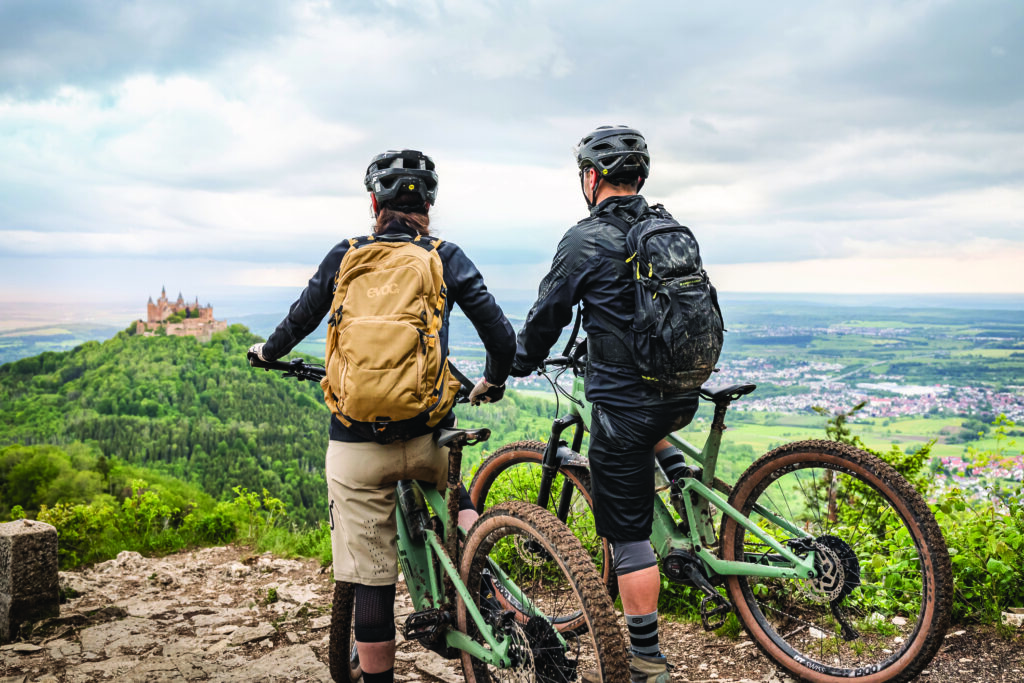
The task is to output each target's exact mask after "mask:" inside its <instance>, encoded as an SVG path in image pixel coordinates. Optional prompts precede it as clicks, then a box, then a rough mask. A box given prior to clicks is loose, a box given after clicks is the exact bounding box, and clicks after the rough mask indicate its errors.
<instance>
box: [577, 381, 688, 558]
mask: <svg viewBox="0 0 1024 683" xmlns="http://www.w3.org/2000/svg"><path fill="white" fill-rule="evenodd" d="M697 402H698V398H697V395H696V394H694V396H693V399H692V400H686V401H683V402H680V403H677V404H673V405H672V406H671V407H668V406H664V405H661V406H658V407H656V408H653V407H652V408H639V407H629V408H626V407H617V406H611V405H608V404H604V403H595V404H594V405H593V411H592V418H593V419H592V420H591V424H590V451H589V459H590V479H591V483H592V493H593V497H594V520H595V523H596V526H597V534H598V535H599V536H604V537H605V538H607V539H608V540H610V541H619V542H630V541H644V540H647V539H648V538H650V536H651V526H652V524H653V523H654V446H655V445H656V444H657V443H658V442H659V441H660V440H661V439H664V438H665V437H666V436H667V435H668V434H669V433H670V432H673V431H675V430H677V429H680V428H682V427H684V426H686V425H687V424H689V423H690V420H692V419H693V415H694V413H696V412H697Z"/></svg>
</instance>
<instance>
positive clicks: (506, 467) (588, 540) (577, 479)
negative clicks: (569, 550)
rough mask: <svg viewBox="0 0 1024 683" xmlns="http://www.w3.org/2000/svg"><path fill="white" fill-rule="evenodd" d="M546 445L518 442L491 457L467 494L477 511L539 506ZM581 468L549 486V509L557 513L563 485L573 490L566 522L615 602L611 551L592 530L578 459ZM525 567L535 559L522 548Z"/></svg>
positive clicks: (586, 475)
mask: <svg viewBox="0 0 1024 683" xmlns="http://www.w3.org/2000/svg"><path fill="white" fill-rule="evenodd" d="M545 448H546V444H544V443H542V442H540V441H518V442H516V443H510V444H507V445H505V446H502V447H501V448H499V449H498V450H497V451H495V452H494V454H492V455H491V456H490V457H488V458H487V459H486V460H485V461H484V462H483V463H482V464H481V465H480V468H479V469H478V470H477V472H476V474H475V475H474V477H473V483H472V484H470V486H469V495H470V497H471V498H472V499H473V504H474V505H476V508H477V510H479V511H480V512H484V511H485V510H487V509H490V508H491V507H493V506H495V505H498V504H500V503H504V502H506V501H509V500H522V501H525V502H527V503H536V502H537V492H538V491H539V490H540V481H541V477H542V475H543V470H542V467H541V465H542V463H543V461H544V449H545ZM579 458H580V463H579V464H578V465H563V466H562V467H561V468H559V471H558V474H557V475H556V477H555V480H554V482H552V484H551V497H550V498H549V501H548V509H549V510H551V511H555V510H557V508H558V504H559V501H560V499H561V495H562V489H563V487H565V486H571V487H572V495H571V497H570V499H569V501H570V502H569V513H568V515H567V518H566V520H565V523H566V525H567V526H568V527H569V530H570V531H572V533H573V534H574V535H575V536H576V538H578V539H579V541H580V543H581V544H582V545H583V548H584V550H586V552H587V554H588V555H590V557H591V559H592V561H593V563H594V566H595V567H596V568H597V572H598V574H600V575H601V581H602V582H603V583H604V585H605V588H606V589H607V591H608V594H609V595H610V596H611V597H612V600H614V599H615V596H616V595H618V592H619V591H618V584H617V582H616V580H615V572H614V571H612V551H611V545H610V544H609V543H608V540H607V539H605V538H602V537H600V536H598V535H597V532H596V531H595V530H594V511H593V505H594V504H593V498H592V496H591V494H590V471H589V470H588V469H587V467H586V460H585V459H584V458H583V457H582V456H579ZM520 559H521V560H523V561H524V562H532V561H534V560H535V557H534V554H533V553H531V552H530V549H529V548H526V549H520Z"/></svg>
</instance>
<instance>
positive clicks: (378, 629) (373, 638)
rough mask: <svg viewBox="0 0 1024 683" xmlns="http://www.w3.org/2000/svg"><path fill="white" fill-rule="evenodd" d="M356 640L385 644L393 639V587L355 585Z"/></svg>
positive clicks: (392, 585)
mask: <svg viewBox="0 0 1024 683" xmlns="http://www.w3.org/2000/svg"><path fill="white" fill-rule="evenodd" d="M355 612H356V613H355V632H356V640H358V641H359V642H361V643H386V642H388V641H389V640H394V639H395V585H394V584H391V585H390V586H364V585H362V584H357V585H356V605H355Z"/></svg>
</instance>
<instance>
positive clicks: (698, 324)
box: [595, 204, 725, 394]
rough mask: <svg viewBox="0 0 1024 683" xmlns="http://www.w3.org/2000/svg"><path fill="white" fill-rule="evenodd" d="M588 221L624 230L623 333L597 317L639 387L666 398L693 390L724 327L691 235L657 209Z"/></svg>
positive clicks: (714, 355)
mask: <svg viewBox="0 0 1024 683" xmlns="http://www.w3.org/2000/svg"><path fill="white" fill-rule="evenodd" d="M595 218H596V219H597V220H600V221H603V222H606V223H608V224H610V225H613V226H615V227H617V228H618V229H620V230H622V231H623V232H624V233H626V262H627V263H628V264H629V266H630V273H631V277H632V280H633V284H634V285H635V288H634V313H633V322H632V324H631V325H630V326H629V327H628V328H627V329H622V328H621V323H616V322H613V321H608V320H607V317H606V316H602V315H601V314H600V313H598V317H600V318H602V319H603V320H604V322H605V326H606V327H608V328H609V329H610V330H611V331H612V334H613V335H614V336H615V337H617V338H618V340H619V341H620V342H621V343H622V345H623V346H625V351H626V352H627V354H629V356H630V360H631V361H632V363H633V364H635V365H636V366H637V368H638V369H639V370H640V378H641V379H642V380H643V381H644V382H645V383H647V384H649V385H650V386H652V387H654V388H655V389H658V390H660V391H661V392H663V393H666V394H671V393H682V392H686V391H692V390H694V389H699V388H700V386H701V385H702V384H703V383H704V382H705V381H707V379H708V378H709V377H711V373H712V372H713V371H714V368H715V363H717V362H718V356H719V355H720V354H721V352H722V341H723V339H722V333H723V332H724V331H725V325H724V322H723V320H722V310H721V308H720V307H719V305H718V293H717V292H716V291H715V288H714V286H712V284H711V282H710V281H709V280H708V274H707V273H706V272H704V268H703V267H702V265H701V260H700V249H699V247H698V246H697V240H696V238H695V237H694V236H693V233H692V232H690V229H689V228H687V227H685V226H682V225H680V224H679V223H678V222H677V221H676V219H674V218H672V216H671V214H669V212H668V211H666V210H665V208H664V207H663V206H662V205H660V204H655V205H654V206H651V207H649V208H648V209H647V211H645V212H644V213H643V214H642V215H641V216H639V217H638V218H637V220H636V221H635V222H633V223H629V222H628V221H626V220H624V219H623V218H621V217H619V216H616V215H613V214H611V213H601V214H599V215H598V216H596V217H595Z"/></svg>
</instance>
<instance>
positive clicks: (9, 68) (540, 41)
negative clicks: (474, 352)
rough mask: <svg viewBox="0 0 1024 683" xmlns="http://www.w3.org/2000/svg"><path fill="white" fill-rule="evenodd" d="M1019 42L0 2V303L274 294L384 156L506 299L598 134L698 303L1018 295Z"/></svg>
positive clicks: (583, 14) (924, 28) (977, 10)
mask: <svg viewBox="0 0 1024 683" xmlns="http://www.w3.org/2000/svg"><path fill="white" fill-rule="evenodd" d="M1022 37H1024V4H1022V3H1020V2H1017V1H1015V0H1006V1H1005V2H999V1H987V0H971V1H963V2H943V1H920V2H916V1H911V2H889V1H885V2H857V3H850V2H816V3H807V2H785V1H782V2H771V3H766V2H762V1H760V0H749V1H746V2H705V3H695V2H680V1H677V0H665V1H663V2H635V3H624V2H601V1H593V0H592V1H589V2H558V1H552V0H547V1H540V0H538V1H536V2H526V1H517V2H509V1H508V0H501V1H493V2H492V1H490V0H416V1H408V2H407V1H404V0H360V1H352V2H341V1H338V2H327V1H323V0H313V1H301V0H278V1H272V0H264V1H261V2H259V3H253V2H249V1H247V0H204V1H203V2H195V3H171V2H165V1H162V0H135V1H132V2H113V1H108V0H0V303H8V304H10V303H12V302H43V301H55V300H66V301H70V302H74V303H75V304H76V305H77V306H79V307H80V309H81V310H85V309H86V308H88V307H89V306H91V305H95V304H97V302H128V303H130V304H132V305H136V304H135V303H133V302H137V305H138V307H139V308H140V311H141V302H142V301H144V300H145V298H146V297H147V296H149V295H156V294H158V292H159V289H160V287H161V285H164V284H166V286H167V287H168V290H169V292H170V293H171V294H174V295H176V294H177V291H178V290H181V291H183V293H184V294H185V296H186V297H187V298H192V297H193V296H195V295H199V296H200V298H202V299H203V300H204V301H205V300H207V299H209V300H211V301H213V302H214V304H215V305H217V303H218V299H217V298H218V297H220V300H221V301H229V302H230V301H231V300H232V299H233V298H235V299H237V298H244V297H246V296H249V297H252V298H259V297H260V296H263V295H264V294H266V296H267V297H272V296H278V297H280V295H281V293H282V292H284V293H285V298H287V297H289V296H291V295H292V294H294V293H296V292H297V288H299V287H301V285H302V284H303V283H304V282H305V280H306V279H307V278H308V276H309V274H310V272H311V269H312V267H313V266H314V265H315V264H316V263H318V262H319V260H320V258H321V257H322V255H323V253H324V252H326V250H327V249H328V248H329V247H330V246H331V245H333V244H334V243H335V242H337V241H339V240H340V239H342V238H345V237H348V236H351V235H355V234H362V233H365V232H366V231H367V228H368V226H369V224H370V216H369V211H368V198H367V195H366V192H365V191H364V189H363V186H362V176H363V172H364V170H365V167H366V164H367V162H368V161H369V159H370V157H371V156H372V155H373V154H375V153H376V152H379V151H381V150H383V149H387V148H395V147H413V148H418V149H422V150H424V151H426V152H428V153H429V154H431V155H432V156H433V157H434V159H435V161H436V162H437V167H438V171H439V173H440V176H441V185H440V194H439V198H438V204H437V206H436V210H435V211H434V212H433V220H434V226H435V228H436V230H437V232H438V234H440V235H441V236H442V237H444V238H446V239H450V240H454V241H456V242H458V243H459V244H461V245H462V246H463V247H464V248H465V249H466V251H467V252H468V253H469V254H470V256H471V257H472V258H473V259H474V260H475V261H476V262H477V263H478V264H479V265H480V267H481V270H483V271H484V273H485V275H486V276H487V278H488V280H489V282H490V283H491V286H492V289H494V290H495V291H496V292H498V293H499V295H501V296H507V297H510V298H517V299H527V298H529V296H530V294H531V292H533V291H535V287H536V284H537V281H538V280H539V278H540V277H541V276H542V275H543V273H544V271H545V268H546V266H547V264H548V263H549V261H550V257H551V254H552V253H553V250H554V246H555V244H556V243H557V241H558V239H559V237H560V236H561V234H562V233H563V232H564V231H565V230H566V229H567V228H568V227H569V226H570V225H572V224H573V223H575V222H576V221H577V220H578V219H579V218H581V217H582V216H583V215H584V212H585V205H584V203H583V200H582V198H581V196H580V194H579V190H578V185H577V178H576V173H575V167H574V165H573V158H572V148H573V145H574V144H575V142H576V141H577V140H578V139H579V138H580V137H581V136H582V135H583V134H584V133H586V132H588V131H589V130H590V129H592V128H593V127H595V126H597V125H600V124H604V123H626V124H629V125H632V126H635V127H637V128H639V129H640V130H642V131H643V132H644V133H645V135H646V136H647V139H648V143H649V145H650V148H651V150H652V155H653V164H652V176H651V179H650V181H649V182H648V185H647V186H646V188H645V194H646V195H647V196H648V197H649V198H650V199H652V200H656V201H660V202H663V203H664V204H666V206H667V207H668V208H669V210H670V211H672V212H673V213H674V215H675V216H676V217H677V218H679V219H680V221H681V222H683V223H684V224H686V225H689V226H690V227H691V228H693V230H694V232H695V233H696V235H697V237H698V239H699V240H700V242H701V245H702V250H703V253H704V257H705V260H706V262H707V264H708V266H709V271H710V273H711V276H712V278H713V280H714V281H716V282H717V283H719V286H720V287H721V288H722V289H723V290H728V291H741V292H815V293H827V292H865V293H886V292H961V293H964V292H993V293H996V292H1003V293H1007V292H1009V293H1022V292H1024V267H1021V264H1024V78H1022V74H1024V41H1022ZM282 288H283V289H282Z"/></svg>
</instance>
